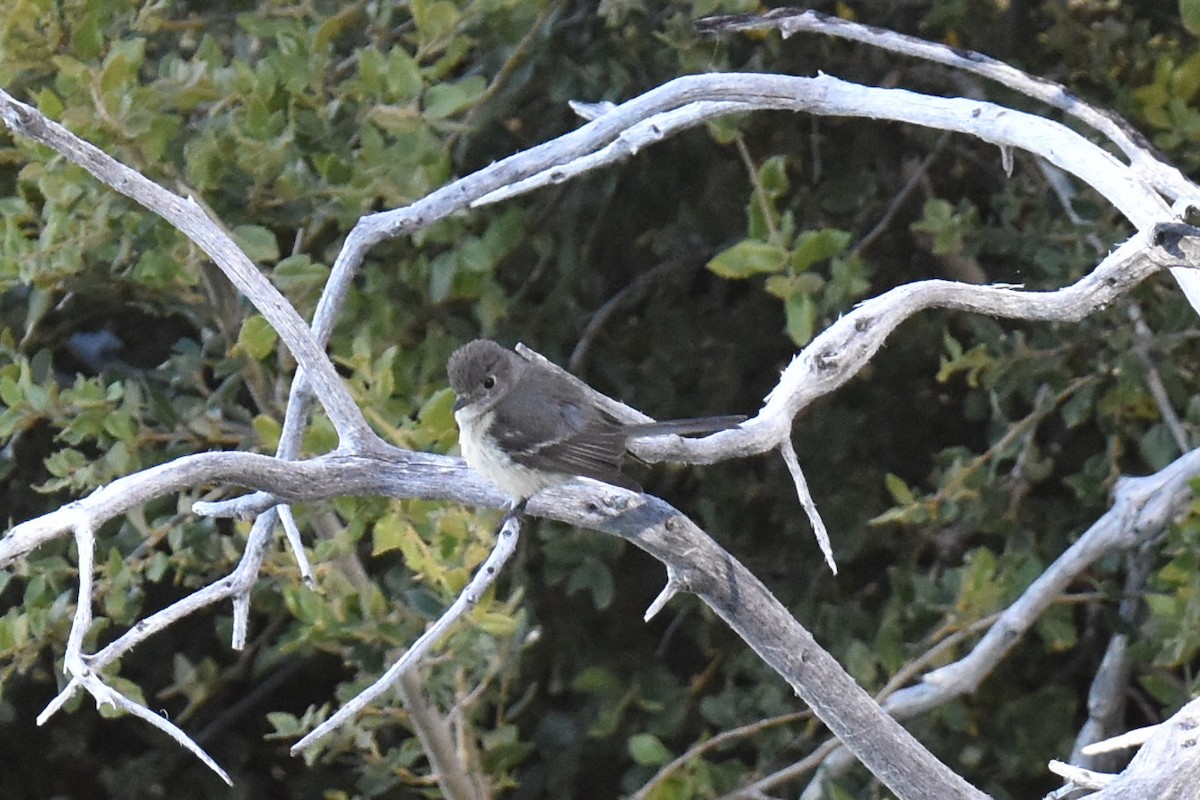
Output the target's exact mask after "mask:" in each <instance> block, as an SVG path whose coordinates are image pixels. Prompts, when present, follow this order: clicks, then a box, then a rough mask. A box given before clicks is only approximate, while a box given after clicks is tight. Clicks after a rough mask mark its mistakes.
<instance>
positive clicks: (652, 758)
mask: <svg viewBox="0 0 1200 800" xmlns="http://www.w3.org/2000/svg"><path fill="white" fill-rule="evenodd" d="M627 746H628V749H629V755H631V756H633V760H634V761H636V762H637V763H638V764H641V765H642V766H643V767H655V766H658V765H659V764H665V763H667V762H668V761H670V760H671V751H670V750H668V749H667V748H666V747H664V746H663V743H662V742H660V741H659V739H658V737H657V736H655V735H654V734H651V733H637V734H634V735H633V736H630V737H629V742H628V743H627Z"/></svg>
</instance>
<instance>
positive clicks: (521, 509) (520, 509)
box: [496, 497, 529, 536]
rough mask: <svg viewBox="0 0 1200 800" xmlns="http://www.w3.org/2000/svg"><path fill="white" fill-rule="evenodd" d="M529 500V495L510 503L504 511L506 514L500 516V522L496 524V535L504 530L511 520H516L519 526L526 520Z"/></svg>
mask: <svg viewBox="0 0 1200 800" xmlns="http://www.w3.org/2000/svg"><path fill="white" fill-rule="evenodd" d="M528 502H529V498H528V497H523V498H521V499H520V500H513V501H512V502H511V503H509V504H508V509H507V510H506V511H505V512H504V516H503V517H501V518H500V524H499V525H497V526H496V535H497V536H499V535H500V532H501V531H503V530H504V526H505V525H507V524H508V523H509V522H515V523H516V524H517V525H518V526H520V524H521V523H522V522H524V521H525V504H526V503H528Z"/></svg>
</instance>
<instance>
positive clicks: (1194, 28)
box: [1179, 0, 1200, 36]
mask: <svg viewBox="0 0 1200 800" xmlns="http://www.w3.org/2000/svg"><path fill="white" fill-rule="evenodd" d="M1179 19H1180V21H1181V22H1183V27H1185V28H1187V30H1188V33H1190V34H1192V35H1193V36H1200V0H1179Z"/></svg>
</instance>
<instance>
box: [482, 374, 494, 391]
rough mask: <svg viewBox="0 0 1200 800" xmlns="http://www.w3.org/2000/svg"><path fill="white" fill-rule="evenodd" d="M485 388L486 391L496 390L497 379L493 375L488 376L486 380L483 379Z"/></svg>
mask: <svg viewBox="0 0 1200 800" xmlns="http://www.w3.org/2000/svg"><path fill="white" fill-rule="evenodd" d="M483 388H485V389H494V388H496V378H495V376H493V375H488V376H487V377H486V378H484V379H483Z"/></svg>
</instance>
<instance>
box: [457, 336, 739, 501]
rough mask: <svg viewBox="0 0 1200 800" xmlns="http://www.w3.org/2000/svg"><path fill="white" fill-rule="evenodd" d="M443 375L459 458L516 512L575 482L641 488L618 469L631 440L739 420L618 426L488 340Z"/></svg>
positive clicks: (469, 347)
mask: <svg viewBox="0 0 1200 800" xmlns="http://www.w3.org/2000/svg"><path fill="white" fill-rule="evenodd" d="M447 371H448V372H449V374H450V386H451V387H452V388H453V389H454V393H455V394H456V395H458V399H457V402H455V404H454V419H455V420H456V421H457V422H458V430H459V445H460V446H461V448H462V454H463V458H464V459H466V461H467V466H469V467H470V468H471V469H473V470H475V471H476V472H479V473H481V474H482V475H483V476H484V477H486V478H487V479H488V480H490V481H491V482H492V483H494V484H496V485H497V486H499V487H500V488H501V489H502V490H504V492H505V494H507V495H508V496H509V497H510V498H512V500H513V507H514V508H519V507H521V506H523V505H524V502H525V501H526V500H528V499H529V498H530V497H532V496H533V495H534V494H536V493H537V492H539V491H541V490H542V489H545V488H546V487H548V486H554V485H557V484H560V483H565V482H566V481H569V480H571V479H572V478H575V477H586V478H593V479H595V480H598V481H603V482H604V483H610V484H613V485H614V486H620V487H623V488H625V489H630V490H632V491H641V487H640V486H638V484H637V483H636V482H634V481H633V480H631V479H630V478H628V477H627V476H625V475H624V474H622V472H621V459H622V458H623V457H624V455H625V454H626V452H628V451H627V446H628V444H629V440H630V439H633V438H636V437H640V436H658V435H665V434H680V435H683V434H691V435H707V434H710V433H716V432H717V431H722V430H726V429H728V428H733V427H736V426H737V425H738V423H740V422H742V421H743V420H744V419H745V417H736V416H730V417H701V418H698V419H683V420H674V421H670V422H648V423H637V424H628V423H624V422H620V421H619V420H617V419H615V418H614V417H613V416H612V415H610V414H609V413H607V412H606V411H604V410H603V409H602V408H601V407H600V406H598V405H597V404H596V403H595V402H594V401H593V400H592V399H591V398H590V397H588V396H587V394H586V393H585V392H584V391H583V390H582V389H581V388H579V387H578V386H576V385H575V384H574V383H572V382H571V381H569V380H567V379H566V378H564V377H563V376H562V375H560V374H558V373H555V372H554V371H552V370H550V369H549V368H547V367H545V366H543V365H541V364H537V363H534V362H532V361H529V360H527V359H525V358H523V357H521V356H520V355H518V354H517V353H515V352H513V351H512V350H509V349H508V348H506V347H502V346H501V345H499V344H496V343H495V342H493V341H491V340H488V339H476V340H475V341H473V342H468V343H467V344H465V345H463V346H462V347H460V348H458V349H457V350H455V351H454V354H453V355H451V356H450V362H449V364H448V366H447Z"/></svg>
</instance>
